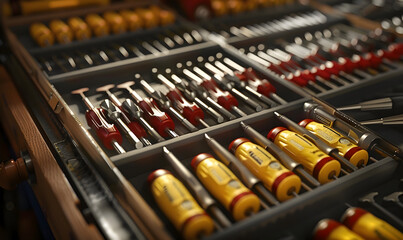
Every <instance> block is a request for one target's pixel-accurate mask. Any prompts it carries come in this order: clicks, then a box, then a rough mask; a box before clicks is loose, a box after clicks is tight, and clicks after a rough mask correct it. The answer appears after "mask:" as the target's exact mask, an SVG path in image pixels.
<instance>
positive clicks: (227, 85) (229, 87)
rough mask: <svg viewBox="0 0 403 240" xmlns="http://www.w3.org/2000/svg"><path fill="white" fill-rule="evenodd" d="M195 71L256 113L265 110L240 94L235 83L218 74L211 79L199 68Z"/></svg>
mask: <svg viewBox="0 0 403 240" xmlns="http://www.w3.org/2000/svg"><path fill="white" fill-rule="evenodd" d="M193 71H195V72H196V73H197V74H199V76H201V77H203V78H204V79H210V81H214V82H216V83H217V84H218V85H219V87H221V88H222V89H223V90H224V91H228V92H230V93H232V94H233V95H234V96H236V97H238V98H239V99H241V100H242V101H243V102H245V103H246V104H247V105H249V106H250V107H251V108H252V109H253V110H255V111H256V112H259V111H261V110H262V109H263V108H262V106H260V105H259V104H258V103H257V102H255V101H253V100H252V99H250V98H249V97H248V96H246V95H245V94H243V93H242V92H240V91H239V90H238V89H236V88H234V86H233V83H232V82H230V81H229V80H227V79H225V78H222V77H220V76H219V75H217V74H215V75H214V77H210V75H208V74H207V73H206V72H204V71H203V70H201V69H200V68H198V67H194V68H193Z"/></svg>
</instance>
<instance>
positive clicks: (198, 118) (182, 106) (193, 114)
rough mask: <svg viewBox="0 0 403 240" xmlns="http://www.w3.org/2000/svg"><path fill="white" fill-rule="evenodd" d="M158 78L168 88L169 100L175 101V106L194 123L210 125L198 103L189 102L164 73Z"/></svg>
mask: <svg viewBox="0 0 403 240" xmlns="http://www.w3.org/2000/svg"><path fill="white" fill-rule="evenodd" d="M157 78H158V79H159V80H160V81H161V82H162V83H163V84H164V85H165V86H166V87H167V88H168V90H169V92H168V93H167V94H166V95H167V97H168V98H169V100H171V102H172V103H173V105H174V107H175V108H176V109H177V110H178V111H179V112H180V113H181V114H182V115H183V116H184V117H185V118H186V119H188V120H189V121H190V122H191V123H192V124H194V125H197V124H198V123H200V124H201V125H203V126H204V127H206V128H207V127H210V126H209V125H208V124H207V123H206V122H205V121H204V120H203V119H204V112H203V110H202V109H201V108H200V107H199V106H198V105H197V104H196V103H190V102H188V101H187V100H186V99H185V98H184V97H183V96H182V94H181V92H180V91H179V90H177V89H176V87H175V85H174V84H172V83H171V82H170V81H169V80H168V79H167V78H166V77H164V76H163V75H162V74H158V75H157Z"/></svg>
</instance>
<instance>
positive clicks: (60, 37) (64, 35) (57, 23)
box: [49, 19, 74, 44]
mask: <svg viewBox="0 0 403 240" xmlns="http://www.w3.org/2000/svg"><path fill="white" fill-rule="evenodd" d="M49 28H50V30H51V31H52V32H53V35H54V36H55V38H56V41H57V42H58V43H61V44H65V43H70V42H71V41H73V37H74V36H73V33H72V32H71V29H70V28H69V26H68V25H67V24H66V23H64V22H63V21H62V20H59V19H55V20H52V21H50V23H49Z"/></svg>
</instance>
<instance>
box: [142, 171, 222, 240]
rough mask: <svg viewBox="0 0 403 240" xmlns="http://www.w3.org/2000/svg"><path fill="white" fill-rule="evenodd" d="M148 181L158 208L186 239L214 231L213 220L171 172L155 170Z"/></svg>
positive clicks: (196, 237) (199, 236)
mask: <svg viewBox="0 0 403 240" xmlns="http://www.w3.org/2000/svg"><path fill="white" fill-rule="evenodd" d="M147 181H148V183H149V184H150V188H151V193H152V195H153V196H154V199H155V201H156V202H157V204H158V206H159V207H160V209H161V210H162V211H163V212H164V214H165V216H167V218H168V219H169V221H170V222H171V223H172V224H173V225H174V226H175V228H176V229H177V230H178V232H180V233H181V235H182V236H183V238H184V239H198V238H201V237H203V236H208V235H210V234H211V233H212V232H213V231H214V222H213V220H212V219H211V218H210V216H208V215H207V214H206V212H205V211H204V210H203V209H202V208H201V207H200V206H199V204H198V203H197V202H196V200H195V199H194V198H193V197H192V195H191V194H190V193H189V191H188V190H187V189H186V187H185V186H184V185H183V184H182V183H181V182H180V181H179V180H178V179H177V178H175V177H174V176H173V175H172V174H171V173H170V172H169V171H167V170H165V169H158V170H155V171H154V172H152V173H151V174H150V175H149V176H148V178H147Z"/></svg>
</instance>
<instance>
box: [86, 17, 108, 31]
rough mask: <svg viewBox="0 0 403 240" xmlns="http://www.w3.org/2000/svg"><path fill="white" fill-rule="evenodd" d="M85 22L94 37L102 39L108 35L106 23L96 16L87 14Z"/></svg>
mask: <svg viewBox="0 0 403 240" xmlns="http://www.w3.org/2000/svg"><path fill="white" fill-rule="evenodd" d="M85 21H86V22H87V24H88V26H89V27H90V28H91V31H92V33H93V34H94V35H95V36H97V37H102V36H105V35H108V34H109V31H110V30H109V26H108V24H107V22H106V21H105V20H104V19H103V18H102V17H101V16H99V15H98V14H94V13H91V14H88V15H87V16H86V17H85Z"/></svg>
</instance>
